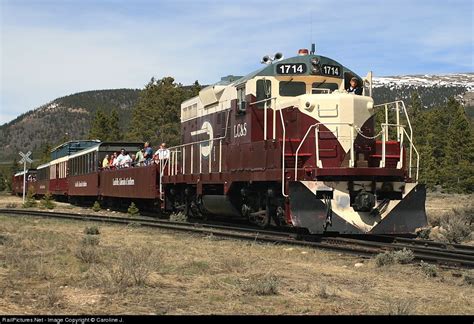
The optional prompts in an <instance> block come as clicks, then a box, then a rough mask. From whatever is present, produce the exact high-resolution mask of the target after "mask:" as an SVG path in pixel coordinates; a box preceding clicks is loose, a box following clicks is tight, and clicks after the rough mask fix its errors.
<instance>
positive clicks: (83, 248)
mask: <svg viewBox="0 0 474 324" xmlns="http://www.w3.org/2000/svg"><path fill="white" fill-rule="evenodd" d="M75 255H76V257H77V258H78V259H79V260H81V261H82V262H84V263H87V264H91V263H98V262H99V261H100V259H101V255H100V251H99V249H98V248H97V247H96V246H95V245H85V244H81V245H80V246H79V247H78V248H77V250H76V254H75Z"/></svg>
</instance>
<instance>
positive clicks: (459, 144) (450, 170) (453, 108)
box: [442, 98, 474, 192]
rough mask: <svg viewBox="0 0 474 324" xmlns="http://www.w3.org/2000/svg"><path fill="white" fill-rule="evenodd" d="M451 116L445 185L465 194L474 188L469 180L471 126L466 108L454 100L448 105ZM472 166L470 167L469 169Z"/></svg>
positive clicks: (472, 149) (472, 154)
mask: <svg viewBox="0 0 474 324" xmlns="http://www.w3.org/2000/svg"><path fill="white" fill-rule="evenodd" d="M447 111H448V112H449V114H450V119H449V123H448V125H447V131H446V133H445V137H446V147H445V158H444V160H443V167H444V168H443V169H444V173H443V174H442V178H443V180H444V181H443V182H444V184H445V185H446V186H447V187H448V188H449V189H451V190H454V191H456V192H464V191H466V190H468V188H469V187H472V183H470V181H469V180H467V182H466V179H470V178H472V177H473V170H472V165H473V164H474V147H473V134H472V128H471V124H470V123H469V121H468V119H467V116H466V114H465V111H464V108H463V107H462V106H461V104H459V103H458V102H457V101H456V100H454V98H450V99H449V101H448V103H447ZM469 166H470V167H469Z"/></svg>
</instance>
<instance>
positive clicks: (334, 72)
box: [321, 64, 341, 77]
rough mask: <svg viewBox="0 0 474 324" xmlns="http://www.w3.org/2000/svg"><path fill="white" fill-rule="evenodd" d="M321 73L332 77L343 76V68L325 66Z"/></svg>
mask: <svg viewBox="0 0 474 324" xmlns="http://www.w3.org/2000/svg"><path fill="white" fill-rule="evenodd" d="M321 73H322V74H325V75H331V76H337V77H338V76H341V67H340V66H338V65H329V64H324V65H323V66H322V68H321Z"/></svg>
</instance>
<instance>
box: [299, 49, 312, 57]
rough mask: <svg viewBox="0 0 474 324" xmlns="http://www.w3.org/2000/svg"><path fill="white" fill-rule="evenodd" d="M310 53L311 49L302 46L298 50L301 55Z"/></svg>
mask: <svg viewBox="0 0 474 324" xmlns="http://www.w3.org/2000/svg"><path fill="white" fill-rule="evenodd" d="M308 54H309V51H308V50H307V49H306V48H302V49H300V50H298V55H300V56H304V55H308Z"/></svg>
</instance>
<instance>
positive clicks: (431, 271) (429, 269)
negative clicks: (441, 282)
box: [420, 261, 438, 278]
mask: <svg viewBox="0 0 474 324" xmlns="http://www.w3.org/2000/svg"><path fill="white" fill-rule="evenodd" d="M420 265H421V271H422V272H423V273H424V274H425V276H427V277H429V278H433V277H437V276H438V267H436V266H435V265H434V264H429V263H426V262H423V261H421V264H420Z"/></svg>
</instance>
